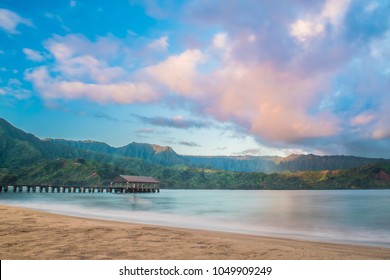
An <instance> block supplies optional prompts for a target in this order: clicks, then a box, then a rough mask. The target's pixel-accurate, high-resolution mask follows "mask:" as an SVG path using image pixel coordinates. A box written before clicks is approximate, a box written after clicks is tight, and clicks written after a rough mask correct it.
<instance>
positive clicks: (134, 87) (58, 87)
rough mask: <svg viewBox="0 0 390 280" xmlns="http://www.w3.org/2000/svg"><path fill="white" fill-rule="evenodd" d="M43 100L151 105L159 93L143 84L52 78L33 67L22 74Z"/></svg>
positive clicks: (43, 69)
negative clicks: (147, 103) (99, 82)
mask: <svg viewBox="0 0 390 280" xmlns="http://www.w3.org/2000/svg"><path fill="white" fill-rule="evenodd" d="M25 78H26V80H28V81H30V82H32V83H33V84H34V86H35V87H36V88H37V89H38V90H39V92H40V93H41V95H42V96H43V97H44V98H45V99H83V98H84V99H89V100H92V101H95V102H98V103H106V102H115V103H125V104H126V103H136V102H152V101H156V100H157V99H158V97H159V96H158V94H157V93H156V92H155V91H154V90H153V89H152V87H151V86H149V85H148V84H146V83H144V82H138V83H137V82H134V83H131V82H118V83H106V84H95V83H85V82H81V81H64V80H61V79H56V78H52V77H51V76H50V74H49V71H48V69H47V67H45V66H42V67H39V68H35V69H34V70H31V71H29V72H26V74H25Z"/></svg>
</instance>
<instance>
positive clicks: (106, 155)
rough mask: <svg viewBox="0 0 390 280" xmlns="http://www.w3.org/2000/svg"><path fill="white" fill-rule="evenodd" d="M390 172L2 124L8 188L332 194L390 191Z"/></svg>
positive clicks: (376, 163) (332, 159)
mask: <svg viewBox="0 0 390 280" xmlns="http://www.w3.org/2000/svg"><path fill="white" fill-rule="evenodd" d="M340 170H345V171H343V172H341V173H340ZM286 172H287V173H286ZM291 172H292V173H291ZM389 173H390V160H387V159H377V158H364V157H354V156H317V155H312V154H309V155H303V154H301V155H296V154H294V155H290V156H288V157H277V156H274V157H272V156H257V157H256V156H187V155H179V154H177V153H176V152H175V151H174V150H173V149H172V148H170V147H164V146H159V145H152V144H146V143H135V142H133V143H130V144H128V145H126V146H123V147H119V148H115V147H111V146H109V145H108V144H106V143H102V142H96V141H70V140H64V139H39V138H37V137H36V136H34V135H32V134H30V133H26V132H24V131H23V130H21V129H18V128H16V127H14V126H12V125H11V124H10V123H9V122H7V121H6V120H5V119H1V118H0V183H1V182H2V181H4V182H13V181H18V182H21V181H26V180H28V181H36V182H43V181H48V182H58V183H65V182H66V183H70V182H73V183H77V182H78V183H88V184H89V183H93V184H102V183H107V182H109V180H110V179H112V178H113V177H114V176H116V175H118V174H133V175H150V176H155V177H156V178H158V179H160V180H161V181H162V186H167V187H190V188H194V187H196V188H202V187H211V188H259V187H261V188H268V187H272V186H273V187H277V188H279V187H282V188H284V187H294V186H299V187H303V188H306V187H312V186H320V187H321V186H322V187H325V186H327V184H328V183H329V182H331V183H332V184H333V186H339V187H348V186H349V187H353V186H355V187H356V186H357V187H365V186H368V187H370V186H371V185H370V184H368V183H367V182H368V181H372V182H373V183H372V186H373V187H375V186H379V187H386V186H388V185H389V184H390V183H388V180H387V179H386V178H387V177H386V176H387V174H389ZM267 174H269V175H267ZM381 174H382V175H381ZM383 174H385V175H383ZM367 184H368V185H367ZM378 184H379V185H378Z"/></svg>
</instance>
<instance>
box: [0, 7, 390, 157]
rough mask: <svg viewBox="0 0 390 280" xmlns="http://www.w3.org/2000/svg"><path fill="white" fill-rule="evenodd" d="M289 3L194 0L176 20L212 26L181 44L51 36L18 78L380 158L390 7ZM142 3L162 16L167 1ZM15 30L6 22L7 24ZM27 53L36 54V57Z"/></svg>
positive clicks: (384, 141)
mask: <svg viewBox="0 0 390 280" xmlns="http://www.w3.org/2000/svg"><path fill="white" fill-rule="evenodd" d="M149 4H150V3H149ZM288 5H289V6H288V8H286V6H285V5H282V4H279V2H278V3H276V2H275V1H261V2H259V1H255V0H249V1H245V3H244V2H240V1H233V0H226V1H212V2H210V1H189V2H187V3H185V4H183V5H182V6H181V7H180V9H181V11H180V12H181V13H180V14H182V15H183V16H182V17H179V18H178V19H176V20H178V21H180V22H183V24H186V25H187V26H189V27H190V28H191V27H193V30H194V32H199V36H201V35H200V34H203V33H201V32H203V31H205V30H206V31H208V32H206V34H207V35H204V38H202V40H201V41H200V42H196V43H192V41H188V42H187V41H186V42H182V44H181V47H177V46H176V47H173V46H174V44H175V43H174V42H175V38H171V37H172V36H171V35H170V36H169V37H168V36H166V35H163V36H161V35H159V36H156V37H155V38H149V39H148V40H145V38H143V40H140V41H139V42H138V43H134V42H133V43H132V44H128V42H127V41H126V39H118V38H115V37H112V36H111V35H108V36H107V37H96V38H95V40H91V39H88V38H86V37H84V36H83V35H80V34H69V35H66V36H58V35H55V36H53V37H52V38H50V39H48V40H46V41H45V42H44V43H43V44H44V47H45V49H46V51H47V52H48V53H49V54H50V56H51V59H49V61H48V62H45V63H44V64H43V65H40V66H39V67H35V68H32V69H29V70H28V71H26V73H25V77H26V79H27V80H28V81H30V82H31V83H32V84H33V86H34V87H35V89H36V90H37V91H38V92H39V93H40V95H41V96H42V97H43V98H45V99H71V100H75V99H86V100H89V101H93V102H99V103H106V102H112V103H119V104H132V103H152V102H163V101H164V100H167V99H171V100H172V99H174V100H176V101H177V103H179V104H183V107H185V108H188V110H191V112H192V113H193V114H198V115H199V116H202V117H209V118H212V119H214V120H217V121H220V122H227V123H233V124H234V125H235V126H236V127H237V128H238V129H239V130H240V131H244V132H245V133H247V134H250V135H253V136H255V137H256V139H257V140H258V141H259V142H260V143H263V144H266V145H268V146H273V147H278V148H293V149H304V150H307V151H320V152H323V153H345V154H358V155H381V154H383V152H382V150H383V148H384V147H386V145H389V144H390V126H389V125H388V124H389V123H390V114H389V113H388V112H389V111H390V97H389V96H390V95H389V90H390V83H389V80H390V68H389V66H388V65H390V52H389V48H388V46H389V42H390V28H389V26H390V21H389V17H388V14H390V4H389V3H387V1H350V0H326V1H319V0H318V1H316V0H314V1H308V0H293V1H289V4H288ZM152 8H153V9H152ZM147 9H148V11H149V12H150V15H152V16H153V15H155V17H156V18H162V17H164V16H163V15H164V14H165V12H164V9H163V7H162V6H158V5H157V6H155V5H152V6H151V5H148V6H147ZM151 10H153V11H154V12H151ZM210 15H212V16H210ZM14 22H19V24H20V23H23V22H22V20H21V19H19V21H17V20H16V21H14ZM25 24H26V23H25ZM4 26H6V25H5V24H4V23H3V24H2V28H3V29H5V27H4ZM15 26H17V24H9V25H8V27H7V28H8V29H7V30H8V32H10V33H12V32H15ZM209 30H213V31H209ZM182 38H186V36H184V35H183V36H182ZM176 40H178V39H177V38H176ZM183 40H184V39H183ZM135 46H136V47H135ZM183 46H184V47H183ZM25 53H26V55H27V57H30V59H32V60H35V61H41V62H43V60H41V59H40V56H39V55H38V54H39V53H38V54H36V53H34V52H32V51H27V49H26V52H25ZM137 117H138V118H139V119H140V120H142V121H143V122H145V123H147V124H151V125H155V126H166V127H174V128H201V127H204V126H205V124H204V123H201V122H197V121H191V120H186V119H184V118H183V117H180V116H177V117H173V118H166V117H142V116H137ZM387 153H389V152H387ZM384 156H387V157H390V154H385V155H384Z"/></svg>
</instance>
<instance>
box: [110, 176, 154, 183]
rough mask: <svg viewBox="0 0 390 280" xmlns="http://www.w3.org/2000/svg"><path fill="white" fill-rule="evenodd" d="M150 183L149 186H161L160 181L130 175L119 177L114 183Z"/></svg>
mask: <svg viewBox="0 0 390 280" xmlns="http://www.w3.org/2000/svg"><path fill="white" fill-rule="evenodd" d="M127 182H128V183H149V184H159V183H160V181H158V180H156V179H154V178H152V177H147V176H130V175H119V176H117V177H116V178H115V179H114V180H112V183H127Z"/></svg>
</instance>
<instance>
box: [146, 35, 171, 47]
mask: <svg viewBox="0 0 390 280" xmlns="http://www.w3.org/2000/svg"><path fill="white" fill-rule="evenodd" d="M149 47H150V48H152V49H156V50H166V49H168V47H169V39H168V37H167V36H162V37H160V38H158V39H157V40H155V41H153V42H151V43H150V44H149Z"/></svg>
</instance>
